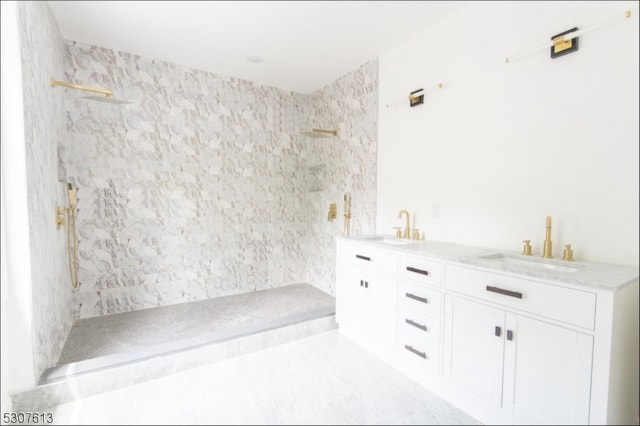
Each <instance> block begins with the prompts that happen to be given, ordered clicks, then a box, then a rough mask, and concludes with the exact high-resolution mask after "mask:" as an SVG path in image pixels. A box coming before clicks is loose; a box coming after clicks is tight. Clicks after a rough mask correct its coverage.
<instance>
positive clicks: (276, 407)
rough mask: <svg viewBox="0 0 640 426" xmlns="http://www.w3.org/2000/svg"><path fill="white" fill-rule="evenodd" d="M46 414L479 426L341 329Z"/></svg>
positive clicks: (160, 420)
mask: <svg viewBox="0 0 640 426" xmlns="http://www.w3.org/2000/svg"><path fill="white" fill-rule="evenodd" d="M48 411H50V412H51V413H52V414H53V417H54V424H229V425H231V424H479V423H478V422H477V421H476V420H475V419H473V418H472V417H469V416H468V415H467V414H465V413H464V412H462V411H460V410H459V409H457V408H456V407H454V406H453V405H451V404H449V403H448V402H446V401H444V400H443V399H441V398H439V397H438V396H436V395H434V394H433V393H431V392H429V391H427V390H425V389H424V388H423V387H421V386H420V385H418V384H417V383H416V382H414V381H413V380H411V379H409V378H408V377H406V376H404V375H402V374H401V373H399V372H398V371H397V370H395V369H393V368H392V367H390V366H389V365H387V364H385V363H384V362H382V361H380V360H378V359H377V358H375V357H373V356H372V355H370V354H368V353H366V352H365V351H363V350H362V349H360V348H359V347H357V346H355V345H354V344H352V343H351V342H350V341H349V340H347V339H345V338H344V337H342V336H341V335H340V334H339V333H338V332H337V331H329V332H326V333H322V334H318V335H315V336H311V337H307V338H305V339H301V340H297V341H294V342H291V343H287V344H284V345H279V346H275V347H272V348H268V349H264V350H261V351H258V352H253V353H250V354H246V355H242V356H238V357H235V358H230V359H226V360H223V361H219V362H216V363H213V364H208V365H206V366H203V367H199V368H196V369H192V370H188V371H184V372H182V373H179V374H174V375H171V376H166V377H163V378H159V379H156V380H152V381H148V382H145V383H141V384H137V385H133V386H129V387H126V388H123V389H118V390H114V391H111V392H106V393H103V394H100V395H96V396H92V397H88V398H84V399H80V400H77V401H74V402H71V403H68V404H62V405H58V406H56V407H53V408H52V409H50V410H48Z"/></svg>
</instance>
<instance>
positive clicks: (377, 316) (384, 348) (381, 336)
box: [365, 273, 397, 359]
mask: <svg viewBox="0 0 640 426" xmlns="http://www.w3.org/2000/svg"><path fill="white" fill-rule="evenodd" d="M396 282H397V280H396V278H395V277H394V276H392V275H387V274H382V273H376V274H375V275H374V276H371V275H369V276H367V277H366V281H365V283H366V284H365V291H366V293H367V303H368V306H369V330H370V333H371V335H370V340H371V344H372V346H373V347H372V350H373V351H374V352H375V353H376V354H377V355H378V356H380V357H382V358H384V359H386V358H388V357H391V356H392V354H393V351H394V350H395V349H394V348H395V340H396V298H397V284H396Z"/></svg>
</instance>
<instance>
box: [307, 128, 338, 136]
mask: <svg viewBox="0 0 640 426" xmlns="http://www.w3.org/2000/svg"><path fill="white" fill-rule="evenodd" d="M311 131H312V132H316V133H329V134H332V135H333V136H338V131H337V130H324V129H311Z"/></svg>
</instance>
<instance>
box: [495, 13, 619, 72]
mask: <svg viewBox="0 0 640 426" xmlns="http://www.w3.org/2000/svg"><path fill="white" fill-rule="evenodd" d="M623 17H624V18H630V17H631V11H630V10H627V11H625V12H624V13H620V14H617V15H615V16H612V17H611V18H608V19H605V20H604V21H602V22H599V23H597V24H593V25H589V26H588V27H584V28H582V29H581V30H580V29H578V28H577V27H576V28H573V29H571V30H568V31H565V32H564V33H561V34H557V35H556V36H554V37H552V38H551V40H550V41H547V42H546V43H544V44H541V45H539V46H536V47H534V48H531V49H529V50H525V51H524V52H521V53H518V54H517V55H513V56H509V57H507V58H506V59H505V62H506V63H507V64H509V63H511V62H512V61H513V60H515V59H518V58H521V57H523V56H527V55H529V54H530V53H533V52H537V51H538V50H541V49H544V48H547V47H551V48H552V53H551V57H552V58H555V57H557V56H560V55H562V54H566V53H570V52H574V51H575V50H577V43H578V40H577V39H578V37H580V36H581V35H584V34H586V33H588V32H590V31H593V30H595V29H597V28H600V27H603V26H605V25H608V24H610V23H613V22H616V21H618V20H620V19H621V18H623Z"/></svg>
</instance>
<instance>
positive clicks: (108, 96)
mask: <svg viewBox="0 0 640 426" xmlns="http://www.w3.org/2000/svg"><path fill="white" fill-rule="evenodd" d="M50 82H51V87H55V86H62V87H67V88H69V89H78V90H85V91H87V92H94V93H100V94H102V95H104V96H95V95H94V96H83V98H84V99H90V100H93V101H98V102H107V103H111V104H129V103H131V102H129V101H123V100H120V99H115V98H114V97H113V96H112V95H113V93H112V92H111V90H108V89H99V88H97V87H90V86H83V85H82V84H75V83H69V82H66V81H59V80H55V79H54V78H53V77H51V80H50Z"/></svg>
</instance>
